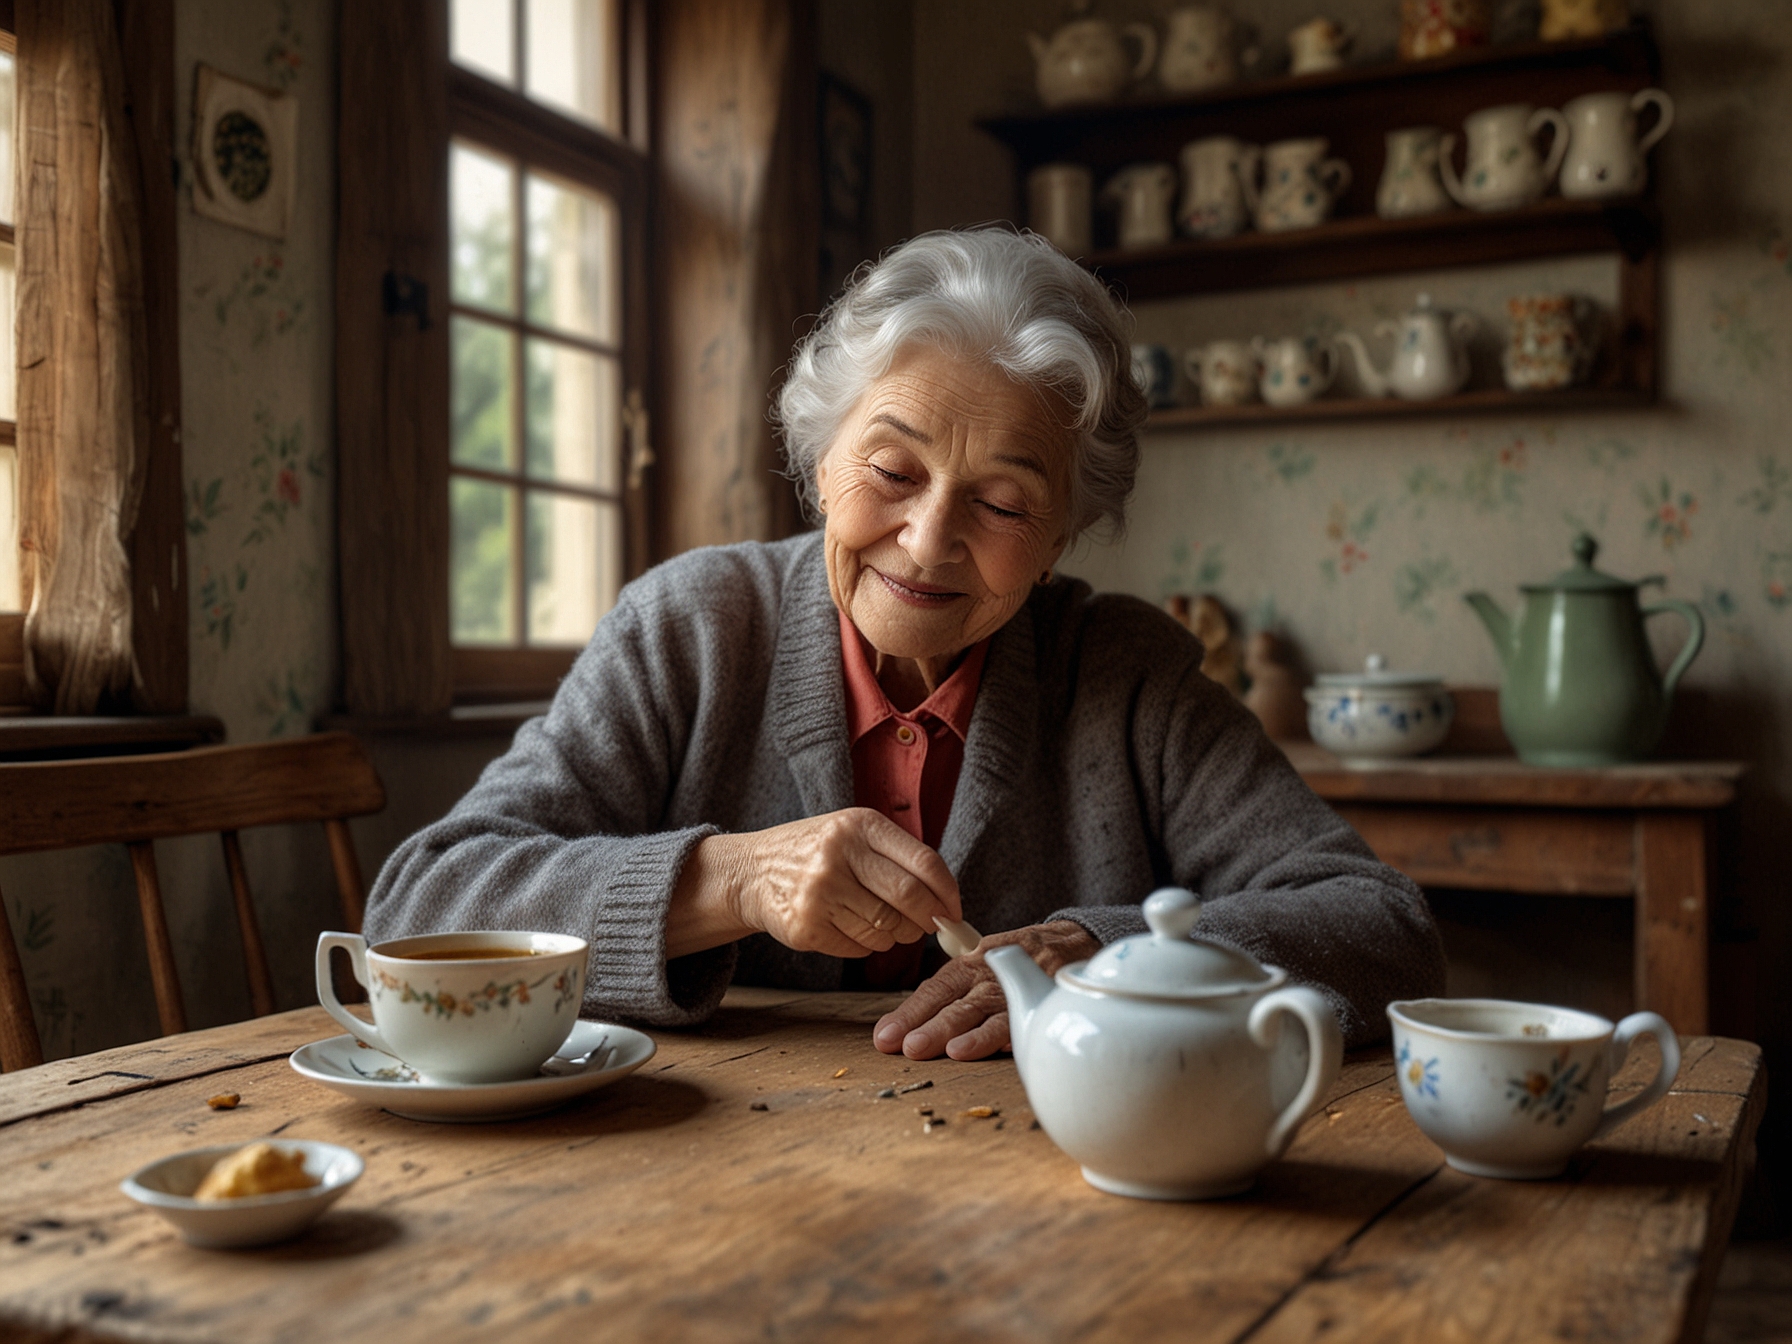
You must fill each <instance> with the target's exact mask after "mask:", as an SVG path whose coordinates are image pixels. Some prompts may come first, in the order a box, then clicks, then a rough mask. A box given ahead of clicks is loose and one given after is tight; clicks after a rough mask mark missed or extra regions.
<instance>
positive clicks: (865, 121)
mask: <svg viewBox="0 0 1792 1344" xmlns="http://www.w3.org/2000/svg"><path fill="white" fill-rule="evenodd" d="M815 106H816V136H817V143H818V147H819V150H820V153H821V223H822V228H824V229H829V230H842V231H851V232H854V233H863V232H864V229H865V226H866V224H867V223H868V222H869V220H870V215H871V199H870V198H871V100H870V99H869V98H867V97H866V96H865V95H864V94H862V93H860V92H859V91H858V90H857V89H855V88H853V87H852V85H850V84H848V83H846V82H845V81H844V80H842V79H840V78H839V77H837V76H835V75H830V74H829V73H828V72H827V71H825V70H823V71H822V72H821V87H820V92H819V96H818V97H817V98H816V100H815Z"/></svg>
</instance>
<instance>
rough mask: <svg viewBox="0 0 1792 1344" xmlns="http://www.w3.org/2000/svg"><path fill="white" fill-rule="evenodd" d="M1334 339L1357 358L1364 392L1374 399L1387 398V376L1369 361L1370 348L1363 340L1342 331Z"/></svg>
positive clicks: (1357, 372) (1358, 372) (1353, 333)
mask: <svg viewBox="0 0 1792 1344" xmlns="http://www.w3.org/2000/svg"><path fill="white" fill-rule="evenodd" d="M1333 339H1335V340H1336V341H1337V342H1338V344H1339V345H1342V346H1344V347H1346V348H1347V349H1348V350H1349V351H1350V353H1351V354H1353V355H1355V356H1356V375H1357V377H1358V378H1359V379H1361V380H1362V384H1363V390H1364V391H1365V392H1367V393H1368V394H1369V395H1370V396H1372V397H1385V396H1387V394H1388V378H1387V375H1386V374H1384V373H1382V372H1381V371H1380V370H1379V369H1377V368H1376V367H1375V365H1374V364H1372V363H1371V362H1370V361H1369V348H1368V347H1367V346H1366V345H1364V344H1363V338H1362V337H1361V336H1358V335H1357V334H1356V333H1355V332H1354V331H1340V332H1339V333H1338V334H1337V336H1336V337H1334V338H1333Z"/></svg>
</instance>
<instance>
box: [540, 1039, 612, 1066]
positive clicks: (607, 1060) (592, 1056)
mask: <svg viewBox="0 0 1792 1344" xmlns="http://www.w3.org/2000/svg"><path fill="white" fill-rule="evenodd" d="M609 1041H610V1037H609V1033H608V1032H606V1033H605V1034H604V1035H602V1036H600V1037H599V1038H598V1042H597V1044H596V1045H594V1046H592V1047H591V1048H590V1049H589V1050H587V1051H586V1052H585V1053H584V1054H582V1055H577V1056H574V1057H573V1058H571V1059H568V1058H567V1057H566V1056H565V1055H550V1056H549V1057H548V1060H547V1062H546V1063H544V1064H543V1065H542V1066H541V1071H542V1072H543V1073H552V1074H556V1075H558V1076H560V1077H566V1076H568V1075H570V1074H574V1073H585V1072H587V1071H591V1070H596V1071H598V1072H601V1071H602V1070H604V1069H607V1068H609V1067H610V1064H611V1062H612V1061H613V1060H614V1059H615V1056H616V1047H615V1046H610V1048H609V1049H607V1050H606V1049H604V1047H605V1046H606V1045H609ZM600 1050H602V1051H603V1054H602V1056H601V1057H599V1056H598V1051H600Z"/></svg>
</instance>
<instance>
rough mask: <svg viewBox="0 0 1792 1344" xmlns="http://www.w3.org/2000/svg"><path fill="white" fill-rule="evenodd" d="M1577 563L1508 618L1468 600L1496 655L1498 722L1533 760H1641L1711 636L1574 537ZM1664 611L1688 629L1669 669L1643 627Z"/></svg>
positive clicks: (1685, 611) (1489, 604)
mask: <svg viewBox="0 0 1792 1344" xmlns="http://www.w3.org/2000/svg"><path fill="white" fill-rule="evenodd" d="M1573 550H1574V564H1573V566H1572V567H1571V568H1568V569H1565V570H1563V571H1562V572H1561V573H1560V574H1557V575H1556V576H1555V577H1554V578H1553V579H1550V580H1549V581H1548V582H1547V583H1537V584H1525V585H1523V586H1522V587H1521V588H1520V589H1519V591H1520V592H1522V593H1523V594H1524V605H1523V606H1522V607H1521V608H1520V609H1519V612H1518V616H1517V618H1516V619H1515V620H1514V619H1509V618H1508V617H1507V616H1506V613H1505V612H1503V611H1502V610H1500V608H1499V606H1498V604H1496V603H1495V602H1494V600H1493V599H1492V598H1490V597H1489V596H1487V594H1486V593H1466V594H1464V595H1463V596H1464V600H1465V601H1466V602H1467V603H1468V604H1469V605H1470V606H1471V607H1473V608H1474V609H1475V615H1477V616H1479V617H1480V618H1481V623H1482V624H1483V625H1485V626H1486V627H1487V633H1488V634H1490V635H1492V636H1493V643H1494V646H1495V647H1496V648H1497V649H1498V650H1499V655H1500V726H1501V727H1502V728H1504V729H1505V730H1506V736H1507V737H1508V738H1509V739H1510V740H1511V742H1512V746H1513V748H1514V749H1515V750H1516V751H1517V752H1518V755H1519V757H1520V758H1521V759H1522V760H1524V761H1526V762H1528V763H1529V764H1531V765H1553V766H1566V767H1585V766H1596V765H1619V764H1622V763H1623V762H1625V761H1638V760H1642V759H1644V758H1645V757H1647V756H1648V755H1649V753H1650V752H1652V751H1654V750H1655V747H1656V745H1657V744H1658V743H1659V742H1660V741H1661V735H1662V733H1663V731H1664V730H1665V729H1666V728H1667V722H1668V706H1669V704H1670V703H1671V702H1672V701H1673V698H1674V688H1675V687H1676V686H1678V685H1679V684H1680V677H1681V674H1682V673H1684V672H1685V671H1686V669H1687V667H1688V666H1690V665H1691V663H1692V660H1693V659H1694V658H1696V657H1697V656H1698V653H1699V648H1700V646H1701V645H1702V644H1703V643H1704V642H1705V619H1704V617H1703V616H1701V615H1700V614H1699V609H1698V608H1697V607H1695V606H1693V605H1692V603H1690V602H1679V601H1675V600H1674V599H1672V598H1668V599H1664V600H1663V601H1660V602H1656V603H1654V604H1653V605H1651V606H1647V607H1640V606H1638V605H1637V590H1638V589H1639V588H1641V587H1642V586H1643V585H1644V584H1655V583H1662V582H1664V581H1665V580H1663V579H1662V578H1661V577H1660V576H1659V575H1655V576H1652V577H1650V578H1646V579H1638V580H1637V581H1636V582H1634V583H1633V582H1630V581H1629V580H1626V579H1618V578H1613V577H1612V576H1611V575H1610V574H1602V573H1600V572H1599V571H1598V570H1596V569H1594V568H1593V557H1594V556H1595V555H1597V554H1598V552H1599V543H1598V542H1596V541H1594V540H1593V538H1592V537H1590V536H1588V535H1587V534H1586V533H1584V532H1583V533H1581V534H1580V535H1579V536H1577V537H1576V538H1575V539H1574V547H1573ZM1664 611H1671V612H1675V613H1677V614H1679V615H1680V616H1682V617H1683V618H1685V620H1686V624H1687V625H1688V626H1689V627H1690V630H1689V632H1688V634H1687V637H1686V643H1685V644H1684V645H1682V646H1681V649H1680V652H1679V653H1678V654H1676V655H1675V656H1674V661H1673V662H1672V663H1671V664H1669V665H1668V670H1667V672H1666V673H1665V674H1663V673H1660V672H1657V671H1656V669H1655V655H1654V654H1653V652H1651V650H1650V648H1649V639H1648V636H1647V634H1646V633H1645V632H1644V630H1643V625H1644V623H1645V622H1646V621H1647V620H1648V619H1649V618H1650V617H1651V616H1656V615H1659V614H1660V613H1662V612H1664Z"/></svg>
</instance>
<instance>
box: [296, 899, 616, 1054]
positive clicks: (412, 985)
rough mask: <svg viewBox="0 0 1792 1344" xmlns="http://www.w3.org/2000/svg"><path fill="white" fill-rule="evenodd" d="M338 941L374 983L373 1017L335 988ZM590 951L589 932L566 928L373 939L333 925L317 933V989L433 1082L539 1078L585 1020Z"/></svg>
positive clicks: (378, 1046) (370, 987) (367, 1040)
mask: <svg viewBox="0 0 1792 1344" xmlns="http://www.w3.org/2000/svg"><path fill="white" fill-rule="evenodd" d="M338 947H340V948H342V949H343V950H344V951H346V952H347V953H348V955H349V962H350V964H351V965H352V967H353V968H354V972H355V979H357V980H359V981H360V982H361V983H362V984H363V985H365V986H366V987H367V997H368V1000H369V1002H370V1005H371V1006H372V1008H373V1024H372V1025H371V1026H369V1025H368V1024H367V1023H366V1022H364V1021H362V1020H361V1019H360V1018H358V1017H356V1016H355V1015H354V1014H353V1013H351V1012H349V1011H348V1009H346V1008H344V1007H343V1006H342V1003H341V1001H340V1000H339V999H338V998H337V997H336V988H335V986H334V984H333V983H332V982H331V978H330V952H331V950H332V949H333V948H338ZM589 953H590V946H589V944H587V943H586V942H585V940H584V939H583V938H574V937H571V936H570V935H568V934H562V933H426V934H422V935H420V936H418V937H415V938H394V939H391V940H390V941H388V942H384V943H380V944H379V945H378V946H375V947H369V946H368V945H367V941H366V940H365V939H364V938H361V937H360V936H359V935H357V934H352V933H326V934H324V935H322V936H321V937H319V938H318V940H317V997H318V1001H319V1002H320V1003H322V1004H323V1006H324V1008H325V1009H326V1010H327V1011H328V1012H329V1014H330V1016H331V1017H333V1018H335V1019H336V1020H337V1021H338V1022H340V1023H342V1025H343V1026H345V1027H347V1028H348V1030H349V1031H350V1032H352V1033H353V1034H354V1036H355V1039H356V1040H358V1041H361V1042H362V1043H363V1044H366V1045H370V1046H372V1047H373V1048H374V1049H375V1050H379V1051H383V1052H384V1053H386V1054H388V1055H392V1056H393V1057H395V1058H397V1059H401V1060H403V1061H404V1062H405V1063H406V1064H409V1065H410V1066H411V1067H412V1068H413V1069H415V1070H416V1071H417V1072H418V1073H420V1074H422V1075H423V1076H424V1077H425V1078H427V1079H429V1080H430V1081H431V1082H438V1083H498V1082H507V1081H510V1080H513V1079H518V1078H532V1077H534V1076H535V1074H536V1072H537V1071H538V1070H539V1069H540V1068H541V1066H542V1064H543V1063H544V1062H545V1061H546V1060H547V1058H548V1056H550V1055H552V1054H553V1053H554V1051H556V1050H558V1049H559V1048H560V1044H561V1042H563V1041H564V1040H565V1039H566V1037H567V1034H568V1033H569V1032H571V1031H572V1027H573V1023H574V1022H576V1021H578V1018H579V1005H580V1004H581V1003H582V1002H583V1000H584V996H585V960H586V957H587V956H588V955H589Z"/></svg>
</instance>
